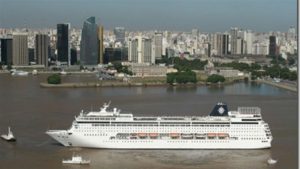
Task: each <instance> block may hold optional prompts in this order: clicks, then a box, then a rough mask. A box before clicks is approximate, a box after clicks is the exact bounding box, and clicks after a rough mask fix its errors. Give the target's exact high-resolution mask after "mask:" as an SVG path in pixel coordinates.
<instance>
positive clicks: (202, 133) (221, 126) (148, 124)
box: [46, 103, 273, 149]
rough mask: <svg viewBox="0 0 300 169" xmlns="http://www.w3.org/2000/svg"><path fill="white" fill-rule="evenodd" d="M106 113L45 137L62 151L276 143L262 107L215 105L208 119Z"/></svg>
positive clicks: (105, 108)
mask: <svg viewBox="0 0 300 169" xmlns="http://www.w3.org/2000/svg"><path fill="white" fill-rule="evenodd" d="M108 108H109V104H104V106H103V107H102V108H101V109H100V111H91V112H83V111H81V113H80V114H79V116H77V117H75V120H74V121H73V124H72V126H71V128H70V129H68V130H49V131H47V132H46V133H47V134H48V135H49V136H51V137H52V138H54V139H55V140H57V141H58V142H60V143H61V144H62V145H64V146H75V147H89V148H110V149H262V148H270V147H271V141H272V139H273V137H272V134H271V131H270V128H269V125H268V124H267V123H266V122H264V121H263V120H262V116H261V109H260V108H258V107H239V108H238V110H237V111H228V109H227V105H226V104H224V103H217V105H216V106H215V107H214V109H213V111H212V112H211V113H210V115H209V116H204V117H202V116H156V117H135V116H133V114H124V113H120V110H119V109H117V108H113V109H112V110H108Z"/></svg>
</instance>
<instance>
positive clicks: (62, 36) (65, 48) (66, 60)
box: [56, 24, 70, 65]
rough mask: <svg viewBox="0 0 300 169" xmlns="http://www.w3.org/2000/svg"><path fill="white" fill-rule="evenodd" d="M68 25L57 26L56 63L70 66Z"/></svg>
mask: <svg viewBox="0 0 300 169" xmlns="http://www.w3.org/2000/svg"><path fill="white" fill-rule="evenodd" d="M69 34H70V24H57V42H56V48H57V61H59V62H61V63H62V64H68V65H69V64H70V44H69Z"/></svg>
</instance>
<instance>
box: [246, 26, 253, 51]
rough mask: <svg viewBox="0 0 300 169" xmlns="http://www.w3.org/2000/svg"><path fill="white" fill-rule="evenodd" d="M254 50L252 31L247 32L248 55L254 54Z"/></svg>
mask: <svg viewBox="0 0 300 169" xmlns="http://www.w3.org/2000/svg"><path fill="white" fill-rule="evenodd" d="M252 48H253V34H252V32H251V31H247V39H246V52H245V53H247V54H248V55H249V54H250V55H251V54H252Z"/></svg>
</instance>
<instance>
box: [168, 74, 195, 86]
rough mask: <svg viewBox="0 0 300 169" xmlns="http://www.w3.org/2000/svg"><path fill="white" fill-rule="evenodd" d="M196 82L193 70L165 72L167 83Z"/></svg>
mask: <svg viewBox="0 0 300 169" xmlns="http://www.w3.org/2000/svg"><path fill="white" fill-rule="evenodd" d="M189 82H191V83H196V82H197V79H196V73H195V72H193V71H182V72H176V73H168V74H167V83H169V84H173V83H179V84H182V83H183V84H185V83H189Z"/></svg>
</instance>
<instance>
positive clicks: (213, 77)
mask: <svg viewBox="0 0 300 169" xmlns="http://www.w3.org/2000/svg"><path fill="white" fill-rule="evenodd" d="M206 81H207V82H210V83H218V82H225V78H224V77H223V76H221V75H216V74H212V75H210V76H208V78H207V80H206Z"/></svg>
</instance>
